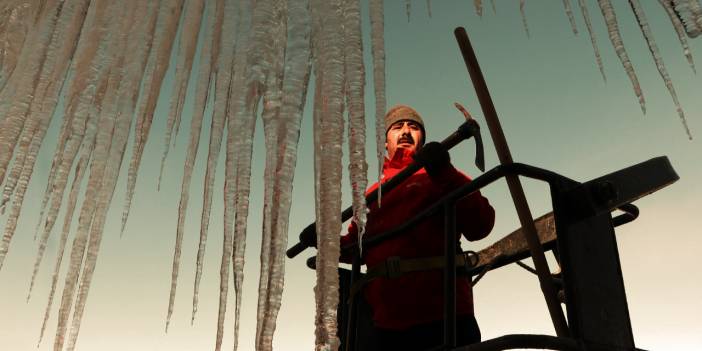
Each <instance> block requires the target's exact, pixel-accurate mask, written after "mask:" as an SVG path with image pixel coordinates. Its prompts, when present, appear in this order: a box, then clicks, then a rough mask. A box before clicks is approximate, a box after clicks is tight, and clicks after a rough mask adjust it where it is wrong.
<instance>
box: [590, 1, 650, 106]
mask: <svg viewBox="0 0 702 351" xmlns="http://www.w3.org/2000/svg"><path fill="white" fill-rule="evenodd" d="M597 3H598V5H599V6H600V10H601V11H602V16H603V17H604V20H605V24H606V25H607V32H608V33H609V40H610V41H611V42H612V46H614V51H615V52H616V53H617V56H618V57H619V60H620V61H621V62H622V65H623V66H624V70H625V71H626V74H627V75H628V76H629V80H631V84H632V85H633V87H634V93H635V94H636V96H637V97H638V98H639V105H641V111H643V113H646V101H645V100H644V96H643V92H642V91H641V86H640V85H639V79H638V78H637V77H636V72H634V66H633V65H632V64H631V61H630V60H629V55H627V53H626V49H625V48H624V43H623V42H622V36H621V34H620V33H619V25H618V24H617V17H616V15H615V13H614V8H613V7H612V3H611V2H610V1H609V0H597Z"/></svg>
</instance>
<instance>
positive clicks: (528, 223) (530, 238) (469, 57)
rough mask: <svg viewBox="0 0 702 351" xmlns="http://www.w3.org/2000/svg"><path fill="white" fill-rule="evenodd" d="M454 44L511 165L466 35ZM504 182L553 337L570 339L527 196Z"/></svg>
mask: <svg viewBox="0 0 702 351" xmlns="http://www.w3.org/2000/svg"><path fill="white" fill-rule="evenodd" d="M454 34H455V36H456V40H457V41H458V46H459V47H460V49H461V53H462V54H463V59H464V60H465V63H466V67H467V68H468V73H469V74H470V78H471V80H472V81H473V86H474V87H475V92H476V94H477V95H478V100H479V101H480V107H481V108H482V110H483V114H484V115H485V121H486V123H487V125H488V129H489V130H490V136H491V137H492V140H493V143H494V144H495V149H496V150H497V156H498V157H499V159H500V164H503V165H505V164H510V163H512V155H511V154H510V151H509V147H508V146H507V140H506V139H505V135H504V133H503V132H502V126H501V125H500V120H499V118H498V117H497V111H495V106H494V105H493V103H492V98H491V97H490V92H489V91H488V88H487V84H486V83H485V78H484V77H483V73H482V72H481V70H480V66H479V65H478V59H477V57H476V56H475V52H474V51H473V47H472V46H471V44H470V40H469V39H468V34H467V33H466V30H465V29H464V28H463V27H458V28H456V30H455V31H454ZM505 179H506V180H507V186H508V187H509V192H510V194H511V195H512V200H513V201H514V206H515V208H516V210H517V215H518V216H519V222H520V223H521V225H522V228H523V229H524V230H523V232H524V237H525V239H526V241H527V244H528V245H529V251H530V253H531V257H532V259H533V260H534V266H535V267H536V272H537V275H538V277H539V284H540V285H541V291H542V292H543V294H544V298H545V299H546V305H547V307H548V312H549V314H550V315H551V321H552V322H553V327H554V328H555V329H556V334H557V335H558V336H561V337H566V336H568V335H569V332H568V324H567V323H566V320H565V316H563V310H561V304H560V303H559V302H558V298H557V295H556V289H555V287H554V286H553V282H552V281H551V276H550V271H549V269H548V263H547V262H546V256H544V252H543V248H542V247H541V243H540V242H539V237H538V236H537V234H536V228H535V227H534V219H533V217H532V215H531V211H530V210H529V204H528V203H527V201H526V196H525V195H524V189H523V188H522V184H521V182H520V181H519V178H518V177H517V176H511V175H508V176H506V177H505Z"/></svg>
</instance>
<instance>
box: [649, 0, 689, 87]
mask: <svg viewBox="0 0 702 351" xmlns="http://www.w3.org/2000/svg"><path fill="white" fill-rule="evenodd" d="M658 2H659V3H660V4H661V6H663V8H664V9H665V12H666V13H667V14H668V17H670V21H671V22H672V23H673V28H675V33H677V34H678V40H680V45H682V47H683V53H684V54H685V58H687V62H688V63H689V64H690V68H692V72H694V73H695V74H697V70H696V69H695V62H694V61H693V60H692V52H691V51H690V47H689V46H688V44H687V38H686V37H685V25H684V24H683V23H682V22H681V21H680V18H678V16H677V15H676V14H675V10H673V6H672V5H671V3H670V1H669V0H658Z"/></svg>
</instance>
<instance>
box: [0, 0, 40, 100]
mask: <svg viewBox="0 0 702 351" xmlns="http://www.w3.org/2000/svg"><path fill="white" fill-rule="evenodd" d="M35 11H37V6H36V4H32V3H28V2H26V1H8V2H5V3H4V4H0V91H2V90H3V88H4V87H5V84H6V83H7V81H8V79H9V77H10V76H12V73H13V72H14V70H15V67H16V66H17V63H18V61H19V57H20V52H21V50H22V47H23V46H24V43H25V39H26V38H27V33H28V32H29V23H31V18H32V17H34V15H35V13H34V12H35Z"/></svg>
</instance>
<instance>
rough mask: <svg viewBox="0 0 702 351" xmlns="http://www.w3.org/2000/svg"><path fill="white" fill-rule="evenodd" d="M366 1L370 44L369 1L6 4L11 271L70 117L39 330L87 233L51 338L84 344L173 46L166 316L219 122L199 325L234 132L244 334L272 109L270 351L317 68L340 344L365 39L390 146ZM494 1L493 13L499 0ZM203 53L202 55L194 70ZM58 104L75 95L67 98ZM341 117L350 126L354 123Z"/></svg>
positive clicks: (675, 13)
mask: <svg viewBox="0 0 702 351" xmlns="http://www.w3.org/2000/svg"><path fill="white" fill-rule="evenodd" d="M368 1H369V3H368V9H369V14H368V16H369V18H370V38H371V41H370V43H365V45H364V43H363V42H362V37H363V36H362V35H361V34H362V32H361V12H360V8H361V6H360V0H349V1H343V0H215V1H204V0H161V1H158V2H155V1H152V2H146V1H142V2H139V1H129V2H116V1H108V0H92V1H91V0H35V1H19V0H7V1H3V2H2V3H1V4H0V185H2V188H1V189H2V195H1V198H0V207H1V209H2V210H3V211H5V210H6V209H7V210H9V214H8V219H7V222H6V224H5V227H4V230H3V234H2V241H0V269H2V265H3V262H4V259H5V257H6V256H7V254H8V252H9V248H10V243H11V240H12V238H13V236H14V234H15V231H16V229H17V228H16V226H17V222H18V218H19V216H20V213H21V210H22V205H23V202H24V197H25V194H26V191H27V186H28V184H29V181H30V178H31V176H32V173H33V170H34V168H35V163H36V160H37V155H38V151H39V148H40V146H41V145H42V143H43V140H44V137H45V135H46V133H47V130H48V128H49V125H50V124H51V121H52V118H62V120H61V125H60V131H59V135H58V141H57V144H56V152H55V153H54V155H53V159H52V161H51V167H50V170H49V176H48V180H47V184H46V188H45V189H46V190H45V192H44V194H43V197H42V201H41V209H40V211H41V212H40V214H39V223H38V227H37V230H36V232H37V235H38V238H39V240H38V243H37V246H38V249H37V255H36V258H35V261H34V267H33V272H32V276H31V280H30V286H29V294H31V293H32V290H33V288H34V285H35V280H36V278H37V275H38V272H39V270H40V268H41V263H42V261H43V257H44V255H45V252H46V248H47V243H48V242H49V240H50V236H51V234H52V232H53V229H54V227H55V225H56V223H57V221H59V213H60V210H62V208H61V207H62V206H65V208H64V209H63V210H64V211H65V213H64V217H63V223H62V226H61V229H60V232H61V233H60V237H59V240H58V248H57V250H58V253H57V256H56V258H55V262H54V265H53V274H52V276H51V288H50V292H49V295H48V302H47V307H46V309H45V310H44V316H43V317H44V318H43V323H42V325H41V332H40V337H39V341H40V342H41V340H42V339H43V337H44V334H45V331H46V327H47V324H48V321H49V318H50V311H51V306H52V305H53V302H54V297H55V295H56V290H57V285H58V280H59V278H60V276H59V273H60V272H61V271H62V269H61V265H62V264H63V261H64V257H63V256H64V253H65V251H66V246H67V244H68V243H69V233H70V232H71V230H73V231H74V232H75V236H74V237H73V240H72V242H71V246H70V254H69V255H68V258H66V259H65V260H67V261H68V268H67V272H66V274H65V276H64V277H63V279H64V280H65V284H64V286H63V290H62V292H61V302H60V307H59V312H58V316H57V320H58V323H57V328H56V333H55V339H54V349H55V350H62V349H67V350H73V349H74V348H75V347H76V343H77V341H78V334H79V330H80V326H81V319H82V316H83V314H84V309H85V306H86V303H87V296H88V291H89V289H90V285H91V279H92V276H93V273H94V270H95V267H96V264H97V261H98V253H99V249H100V242H101V239H102V233H103V229H104V225H105V221H106V220H107V213H108V211H107V210H108V208H109V206H110V204H111V202H112V198H113V194H114V191H115V189H116V185H117V183H118V176H119V174H120V169H121V167H122V161H123V157H124V154H125V150H126V148H127V143H128V140H129V133H130V131H131V129H132V127H134V138H133V144H132V145H131V149H132V151H133V152H132V157H131V159H130V161H129V166H128V171H127V182H126V183H127V186H126V197H125V202H124V204H123V209H122V222H121V229H122V231H124V230H125V228H126V225H127V222H128V218H129V209H130V207H131V203H132V201H133V200H134V199H135V198H138V194H135V186H136V180H137V177H138V174H139V168H140V164H141V161H142V157H143V155H144V150H145V146H146V144H147V141H148V140H149V138H154V136H151V135H150V131H151V126H152V125H153V123H154V119H155V118H160V117H161V116H154V114H155V108H156V101H157V100H158V98H159V96H160V94H161V85H162V83H163V81H164V77H165V76H166V72H167V71H168V68H169V66H170V64H171V56H173V57H174V58H173V59H172V60H173V65H174V66H175V80H174V84H173V92H172V95H171V99H170V106H169V107H170V109H169V111H168V114H167V115H166V116H163V118H164V119H166V121H165V124H166V126H167V128H166V132H165V135H164V136H163V137H164V144H165V145H163V147H164V150H163V157H162V160H161V172H163V165H164V163H165V161H166V158H167V155H168V152H169V150H170V148H171V144H172V143H173V140H175V137H176V134H177V133H178V129H179V125H180V124H181V120H183V118H185V120H186V121H189V122H190V127H189V129H188V130H189V133H190V135H189V138H188V144H187V151H186V157H185V162H184V165H183V170H184V174H183V178H182V182H181V193H180V194H181V195H180V203H179V207H178V217H177V218H178V219H177V221H176V222H175V223H174V231H175V234H176V235H175V240H174V241H175V249H174V254H173V266H172V268H173V269H172V276H171V289H170V295H169V304H168V311H167V315H166V328H168V324H169V322H170V320H171V315H172V313H173V311H174V308H175V293H176V290H177V287H178V273H179V270H180V256H181V252H182V250H184V249H185V248H183V247H182V242H183V237H184V234H185V233H184V225H185V218H186V214H187V209H188V203H189V200H190V195H191V194H190V192H189V188H190V185H191V182H192V180H193V179H192V178H193V170H194V166H195V164H196V160H197V156H198V155H197V153H198V146H199V145H200V143H201V140H200V135H201V133H203V132H205V133H207V129H208V128H209V133H207V134H208V135H209V140H208V149H207V161H206V164H207V169H206V172H205V178H204V194H203V198H202V201H203V207H202V212H201V214H200V220H201V222H200V233H199V234H200V238H199V243H198V247H197V256H196V262H195V281H194V284H193V304H192V317H191V322H192V321H194V319H195V317H196V313H197V309H198V300H199V286H200V281H201V278H202V272H203V269H204V268H203V263H204V258H205V248H206V243H207V236H208V228H209V223H210V214H211V208H212V202H213V195H214V194H215V193H216V190H215V189H214V181H215V170H216V168H217V162H218V158H219V156H220V152H221V149H222V144H223V143H224V144H225V145H224V147H225V151H224V152H225V154H226V160H225V162H226V164H225V167H224V168H225V175H224V176H225V178H226V180H225V183H224V189H223V192H222V193H223V203H224V218H223V221H224V231H223V233H222V235H223V238H224V240H223V249H222V257H221V265H220V289H219V294H220V295H219V311H218V317H217V332H216V337H215V349H216V350H220V349H221V345H222V340H223V337H224V319H225V312H226V305H227V293H228V289H229V287H228V279H229V276H230V272H233V276H234V289H235V298H236V305H235V313H234V314H235V316H234V336H233V338H234V347H235V348H236V347H237V346H238V329H239V325H240V324H241V321H240V311H241V301H242V284H243V279H244V276H243V272H244V264H245V262H244V253H245V248H246V237H247V235H246V233H247V227H246V223H247V217H248V213H249V193H250V185H251V184H250V183H251V181H250V178H251V155H252V150H253V135H254V128H255V125H256V119H257V117H258V115H259V114H260V115H261V119H262V121H263V128H264V138H265V145H266V163H265V164H266V168H265V176H264V178H265V191H264V195H263V196H264V209H263V212H264V214H263V218H264V220H263V226H262V231H261V233H262V235H261V238H262V239H261V240H262V243H261V255H260V264H261V265H260V277H259V290H258V313H257V325H256V342H255V343H256V346H255V347H256V349H257V350H271V349H272V347H273V346H272V345H273V337H274V331H275V327H276V319H277V315H278V311H279V309H280V304H281V297H282V291H283V287H284V273H285V266H284V252H285V249H286V246H287V234H288V217H289V214H290V208H291V201H292V182H293V176H294V170H295V165H296V161H297V146H298V139H299V135H300V125H301V121H302V115H303V110H304V102H305V100H306V96H307V94H308V85H309V80H310V77H311V76H312V73H314V79H315V82H314V85H313V86H314V87H315V90H314V106H312V109H313V119H314V121H313V123H314V126H315V127H314V141H315V142H314V144H315V148H314V149H315V192H316V197H315V199H316V201H315V205H316V211H315V214H316V221H317V230H318V238H317V242H318V255H317V267H318V270H317V284H316V286H315V288H314V292H315V296H316V297H315V298H316V303H317V314H316V317H315V324H316V330H315V336H316V349H317V350H335V349H336V348H337V347H338V343H339V341H338V339H337V338H336V328H337V326H336V306H337V303H338V290H337V289H338V275H337V268H336V267H337V262H338V256H339V240H338V235H339V232H340V231H341V225H342V223H341V218H340V215H339V214H340V209H341V203H340V199H341V180H342V176H341V175H342V169H343V168H342V167H343V166H342V161H341V160H342V157H341V155H342V153H343V145H342V140H343V139H344V138H343V137H341V136H343V135H344V133H348V134H346V135H348V153H349V164H348V170H349V175H350V177H349V178H350V182H351V189H352V199H353V209H354V216H353V220H354V221H355V222H356V223H357V225H358V227H359V229H360V233H361V234H362V232H363V227H364V223H365V221H366V212H367V208H366V204H365V199H364V196H363V195H364V191H365V188H366V186H367V184H366V179H367V168H368V165H367V163H366V155H365V143H366V131H365V120H366V116H365V106H366V103H369V102H368V101H364V91H365V84H366V82H365V70H366V65H365V64H364V62H363V54H364V48H365V49H366V50H367V49H370V50H371V56H372V60H371V63H372V70H373V71H372V74H373V88H374V100H373V101H372V104H373V105H374V107H375V108H374V113H373V114H372V117H371V118H374V122H375V123H374V124H375V129H376V134H375V136H376V137H375V144H376V145H377V148H376V158H377V162H378V169H379V173H378V177H380V174H381V172H380V170H381V169H382V163H383V159H384V139H385V138H384V132H385V126H384V119H383V117H384V114H385V109H386V100H385V49H384V47H385V43H384V36H383V31H384V7H383V5H384V4H383V1H382V0H368ZM659 3H660V5H661V6H662V9H663V10H664V11H665V12H666V14H667V15H668V16H669V18H670V21H671V23H672V25H673V27H674V29H675V31H676V34H677V36H678V39H679V41H680V43H681V45H682V48H683V53H684V55H685V57H686V59H687V60H688V62H689V64H690V66H691V67H692V69H693V70H694V62H693V59H692V56H691V54H690V50H689V46H688V44H687V38H688V37H689V38H694V37H696V36H698V35H699V34H700V33H702V6H700V2H699V1H698V0H673V1H663V0H659ZM629 4H630V7H631V10H632V11H633V13H634V15H635V16H636V19H637V22H638V25H639V27H640V28H641V31H642V33H643V35H644V38H645V39H646V42H647V45H648V48H649V50H650V52H651V54H652V57H653V59H654V62H655V64H656V67H657V68H658V70H659V73H660V75H661V77H662V78H663V81H664V83H665V85H666V87H667V88H668V90H669V92H670V95H671V97H672V99H673V101H674V103H675V105H676V108H677V111H678V114H679V116H680V119H681V121H682V123H683V126H684V127H685V128H686V132H687V133H688V136H690V131H689V130H688V129H687V125H686V122H685V117H684V114H683V111H682V108H681V106H680V103H679V102H678V101H677V96H676V94H675V90H674V89H673V85H672V80H671V79H670V77H669V75H668V73H667V71H666V69H665V66H664V65H663V60H662V58H661V54H660V52H659V51H660V50H659V49H658V47H657V45H656V43H655V41H654V39H653V33H652V31H651V30H650V28H649V26H648V23H647V21H646V18H645V14H644V12H643V8H642V7H641V5H640V3H639V1H637V0H630V1H629ZM426 5H427V11H428V14H429V16H430V17H431V0H427V2H426ZM491 5H492V8H493V13H494V12H495V3H494V1H491ZM519 5H520V13H521V15H522V18H523V25H524V28H525V31H526V32H527V35H529V30H528V27H527V22H526V15H525V13H524V11H525V0H520V3H519ZM578 5H579V6H577V7H576V9H578V8H579V9H580V12H581V14H582V16H583V19H584V22H585V25H586V28H587V31H588V34H589V36H590V40H591V44H592V47H593V50H594V54H595V58H596V61H597V65H598V67H599V70H600V72H601V74H602V76H603V78H604V77H605V75H604V69H603V65H602V60H601V57H600V52H599V49H598V46H597V43H596V39H595V35H594V30H593V28H592V22H591V20H590V15H589V13H588V9H587V2H586V1H585V0H578ZM598 5H599V8H600V10H601V12H602V15H603V17H604V20H605V23H606V26H607V31H608V34H609V38H610V40H611V42H612V44H613V46H614V49H615V52H616V53H617V55H618V57H619V59H620V60H621V62H622V65H623V66H624V68H625V71H626V73H627V75H628V76H629V78H630V80H631V82H632V85H633V87H634V92H635V94H636V96H637V97H638V99H639V101H640V103H641V108H642V110H644V109H645V106H644V99H643V93H642V92H641V88H640V86H639V83H638V80H637V78H636V74H635V72H634V69H633V66H632V64H631V62H630V61H629V58H628V56H627V53H626V51H625V49H624V43H623V42H622V38H621V35H620V34H619V28H618V23H617V18H616V15H615V13H614V9H613V7H612V4H611V3H610V1H609V0H598ZM410 6H411V1H410V0H406V2H405V11H406V15H407V18H408V20H409V18H410V10H411V8H410ZM473 6H474V7H475V10H476V12H477V14H478V15H479V16H481V15H482V13H483V2H482V1H477V0H475V1H474V3H473ZM563 6H564V7H565V12H566V14H567V16H568V20H569V23H570V26H571V29H572V31H573V32H574V33H577V28H576V25H575V19H574V13H573V10H574V9H573V8H572V6H571V2H570V0H563ZM176 42H177V45H176ZM198 52H199V61H197V62H199V64H198V65H197V66H196V67H193V66H194V64H195V62H196V60H195V58H196V56H195V55H196V54H197V53H198ZM127 53H128V54H127ZM191 73H192V74H191ZM191 76H192V77H196V78H193V79H192V80H193V82H190V80H191ZM191 83H192V84H193V85H194V86H195V89H194V92H195V94H194V97H192V98H193V101H194V103H193V110H192V114H191V115H189V114H188V115H183V106H184V103H185V100H186V98H187V97H186V95H187V91H188V86H189V84H191ZM61 99H63V103H62V104H59V101H60V100H61ZM208 104H211V105H212V107H213V108H212V111H213V112H212V116H211V120H210V121H209V123H206V121H208V118H210V116H208V115H207V113H206V106H208ZM259 105H260V107H261V108H260V109H259ZM56 110H59V111H56ZM259 110H260V111H259ZM345 113H346V114H345ZM55 116H59V117H55ZM182 117H183V118H182ZM345 117H346V119H345ZM346 125H347V128H348V129H345V128H346ZM203 129H204V131H203ZM158 137H160V136H158ZM690 137H691V136H690ZM159 186H160V177H159ZM66 193H68V194H67V195H66ZM81 195H83V196H81ZM66 197H67V199H66ZM196 199H197V200H199V197H196ZM380 200H381V199H380V198H379V203H380ZM64 201H65V204H64ZM62 204H63V205H62ZM77 209H78V211H77V213H78V214H77V215H76V210H77ZM75 216H77V217H78V220H77V227H76V228H71V223H72V222H74V221H73V219H74V217H75ZM359 239H360V238H359ZM64 268H65V267H64ZM164 294H165V292H164ZM29 296H30V295H28V298H29Z"/></svg>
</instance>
